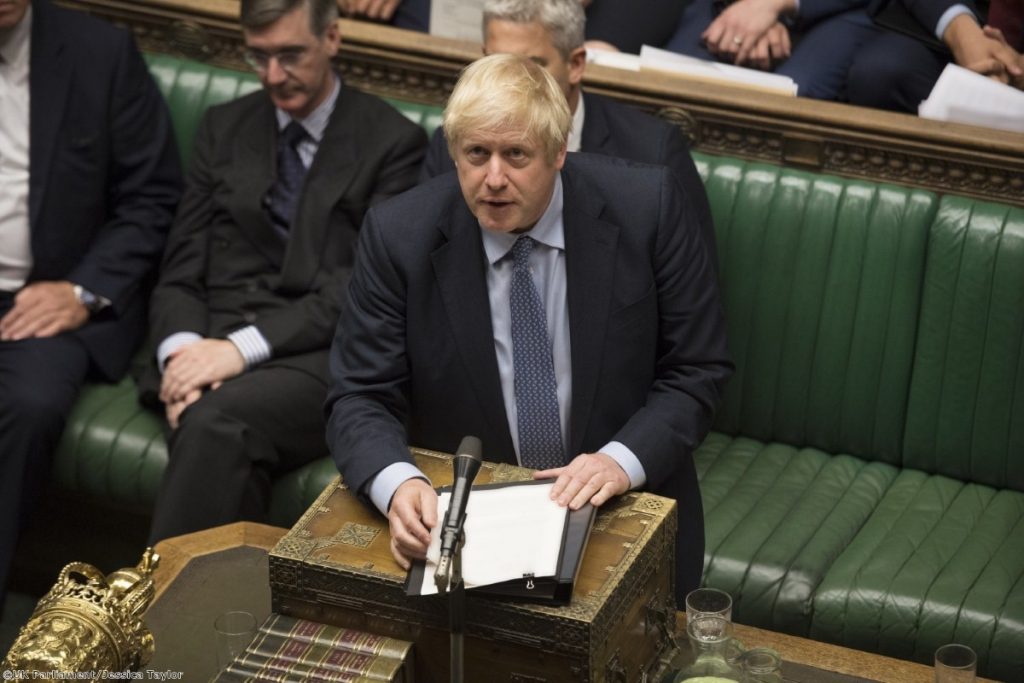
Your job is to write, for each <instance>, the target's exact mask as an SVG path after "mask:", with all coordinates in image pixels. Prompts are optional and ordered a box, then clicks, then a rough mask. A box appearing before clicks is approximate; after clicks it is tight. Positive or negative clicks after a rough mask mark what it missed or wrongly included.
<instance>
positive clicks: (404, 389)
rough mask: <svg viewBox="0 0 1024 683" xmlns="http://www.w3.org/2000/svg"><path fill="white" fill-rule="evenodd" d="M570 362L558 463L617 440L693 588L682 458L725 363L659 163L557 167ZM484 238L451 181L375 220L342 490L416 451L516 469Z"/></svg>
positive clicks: (350, 366) (335, 363)
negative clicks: (642, 479)
mask: <svg viewBox="0 0 1024 683" xmlns="http://www.w3.org/2000/svg"><path fill="white" fill-rule="evenodd" d="M562 181H563V188H564V211H563V222H564V227H565V258H566V287H567V298H568V307H569V330H570V333H569V334H570V339H571V340H572V341H571V352H570V355H571V362H572V399H571V406H572V407H571V412H570V416H569V425H570V427H569V432H570V433H569V439H568V449H567V452H568V453H570V454H572V455H575V454H578V453H583V452H593V451H595V450H598V449H600V448H601V447H603V446H604V445H605V444H606V443H607V442H609V441H611V440H617V441H620V442H622V443H623V444H625V445H626V446H627V447H629V448H630V449H631V450H632V451H633V453H635V454H636V456H637V457H638V459H639V460H640V462H641V464H642V465H643V467H644V471H645V473H646V476H647V483H646V485H645V488H646V489H647V490H650V491H653V492H655V493H659V494H661V495H666V496H670V497H672V498H675V499H676V500H678V501H679V505H680V509H679V535H678V538H677V543H678V563H677V576H678V579H677V587H678V589H679V590H680V592H685V590H687V589H691V588H693V587H695V586H696V584H697V582H699V580H700V575H701V569H702V565H703V546H704V526H703V515H702V511H701V504H700V492H699V490H698V487H697V477H696V473H695V470H694V465H693V460H692V454H693V451H694V450H695V449H696V447H697V446H698V445H699V444H700V443H701V441H702V440H703V439H704V436H705V435H706V433H707V431H708V429H709V427H710V425H711V421H712V418H713V416H714V412H715V410H716V408H717V406H718V404H719V401H720V397H721V391H722V387H723V384H724V382H725V380H726V378H727V377H728V376H729V375H730V374H731V371H732V365H731V363H730V361H729V358H728V353H727V350H726V342H725V326H724V321H723V316H722V311H721V306H720V303H719V296H718V287H717V284H716V278H715V275H714V271H713V269H712V267H711V263H710V261H709V258H708V254H707V250H706V249H705V247H704V243H703V240H702V239H701V238H700V235H699V233H698V228H697V225H696V217H695V214H694V212H693V208H692V206H691V205H690V202H689V201H688V199H687V197H686V196H685V195H684V194H683V193H682V192H681V191H680V189H679V185H678V182H677V180H676V179H675V176H674V175H673V174H672V173H671V172H669V171H668V170H667V169H665V168H662V167H654V166H648V165H645V164H636V163H633V162H628V161H623V160H621V159H613V158H609V157H602V156H596V155H589V154H570V155H568V158H567V160H566V163H565V167H564V169H563V171H562ZM480 235H481V228H480V227H479V224H478V223H477V221H476V219H475V217H474V216H473V215H472V214H471V213H470V211H469V209H468V208H467V206H466V203H465V201H464V200H463V198H462V195H461V193H460V189H459V184H458V181H457V178H456V175H455V174H454V173H448V174H445V175H443V176H441V177H438V178H435V179H434V180H432V181H430V182H428V183H426V184H423V185H420V186H419V187H417V188H415V189H413V190H411V191H409V192H407V193H405V194H403V195H400V196H399V197H397V198H395V199H393V200H391V201H389V202H387V203H384V204H382V205H380V206H379V207H377V208H374V209H371V210H370V212H369V213H368V214H367V218H366V221H365V223H364V225H363V228H362V230H361V234H360V246H359V256H358V258H357V260H356V268H355V272H354V273H353V276H352V281H351V283H350V285H349V290H348V296H347V299H346V304H345V307H344V308H343V313H342V316H341V319H340V321H339V324H338V328H337V332H336V335H335V339H334V345H333V347H332V349H331V378H332V387H331V390H330V393H329V397H328V403H327V409H328V412H329V421H328V442H329V445H330V447H331V450H332V453H333V455H334V458H335V460H336V462H337V464H338V467H339V469H340V470H341V473H342V475H343V476H344V478H345V481H346V484H348V486H349V487H350V488H351V489H353V490H355V491H361V492H364V487H365V485H366V484H367V482H368V481H369V480H370V479H371V478H372V477H373V476H374V475H376V474H377V472H379V471H380V470H382V469H383V468H385V467H387V466H388V465H391V464H393V463H395V462H399V461H406V462H411V458H410V455H409V452H408V450H407V446H408V445H410V444H412V445H416V446H422V447H427V448H433V449H437V450H442V451H452V450H454V449H455V448H456V446H457V444H458V443H459V440H460V439H461V438H462V436H464V435H466V434H473V435H476V436H478V437H480V438H481V439H482V441H483V444H484V457H485V459H487V460H492V461H499V462H508V463H515V462H516V456H515V450H514V448H513V444H512V438H511V435H510V432H509V427H508V420H507V417H506V412H505V407H504V403H503V399H502V393H501V380H500V378H499V373H498V365H497V360H496V357H495V351H494V335H493V333H492V329H491V322H490V321H491V314H490V307H489V302H488V293H487V283H486V267H487V262H486V257H485V255H484V251H483V245H482V240H481V236H480Z"/></svg>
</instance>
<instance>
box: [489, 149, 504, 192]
mask: <svg viewBox="0 0 1024 683" xmlns="http://www.w3.org/2000/svg"><path fill="white" fill-rule="evenodd" d="M485 182H486V183H487V187H488V188H489V189H492V190H500V189H501V188H503V187H505V185H507V184H508V174H507V173H506V169H505V160H504V159H502V158H501V155H500V154H492V155H491V158H490V159H488V160H487V177H486V178H485Z"/></svg>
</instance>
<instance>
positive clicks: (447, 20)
mask: <svg viewBox="0 0 1024 683" xmlns="http://www.w3.org/2000/svg"><path fill="white" fill-rule="evenodd" d="M483 19H484V0H431V3H430V34H431V35H435V36H443V37H445V38H457V39H459V40H472V41H473V42H477V43H478V42H480V38H481V36H482V35H483Z"/></svg>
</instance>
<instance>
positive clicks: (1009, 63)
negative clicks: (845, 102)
mask: <svg viewBox="0 0 1024 683" xmlns="http://www.w3.org/2000/svg"><path fill="white" fill-rule="evenodd" d="M1021 4H1022V3H1021V2H1020V0H993V2H992V3H991V7H990V6H989V5H990V3H989V2H988V1H987V0H978V1H977V2H973V1H972V0H876V1H875V2H874V3H872V8H871V12H872V14H873V15H874V16H875V17H876V21H877V22H878V26H877V28H876V36H875V37H874V38H872V39H871V40H869V41H868V42H867V43H865V45H864V46H863V47H862V48H861V49H860V51H859V52H858V53H857V56H856V58H855V59H854V61H853V65H852V66H851V67H850V74H849V91H850V102H852V103H853V104H860V105H863V106H866V107H877V108H879V109H890V110H894V111H905V112H912V113H917V108H918V105H920V104H921V102H922V100H924V99H926V98H927V97H928V94H929V93H930V92H931V91H932V88H933V87H935V82H936V81H937V80H938V79H939V76H940V75H941V74H942V70H943V69H944V68H946V64H948V63H950V62H951V61H952V62H954V63H956V64H958V65H960V66H962V67H964V68H965V69H970V70H971V71H976V72H978V73H981V74H984V75H986V76H990V77H992V78H994V79H996V80H998V81H1000V82H1002V83H1008V84H1010V85H1012V86H1014V87H1016V88H1024V57H1022V55H1021V52H1020V51H1021V50H1024V34H1022V32H1021V12H1022V9H1021ZM1014 5H1016V7H1014V8H1013V9H1012V10H1010V9H1009V8H1010V7H1011V6H1014ZM990 13H991V17H989V14H990ZM986 22H988V23H989V24H991V25H989V26H986V25H985V24H986ZM1001 29H1002V30H1001ZM1003 31H1005V32H1006V34H1005V35H1004V34H1003Z"/></svg>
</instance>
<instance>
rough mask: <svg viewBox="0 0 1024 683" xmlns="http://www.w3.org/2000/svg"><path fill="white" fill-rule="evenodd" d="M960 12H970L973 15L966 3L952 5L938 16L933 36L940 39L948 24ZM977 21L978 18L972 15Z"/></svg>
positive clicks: (944, 33)
mask: <svg viewBox="0 0 1024 683" xmlns="http://www.w3.org/2000/svg"><path fill="white" fill-rule="evenodd" d="M961 14H970V15H971V16H972V17H974V13H973V12H971V8H970V7H968V6H967V5H953V6H952V7H950V8H949V9H948V10H946V11H945V12H943V13H942V16H941V17H939V23H938V24H936V25H935V37H936V38H938V39H939V40H940V41H942V36H944V35H946V29H947V28H949V24H950V23H951V22H952V21H953V20H954V19H956V18H957V17H958V16H960V15H961ZM974 20H975V21H977V20H978V18H977V17H974Z"/></svg>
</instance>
